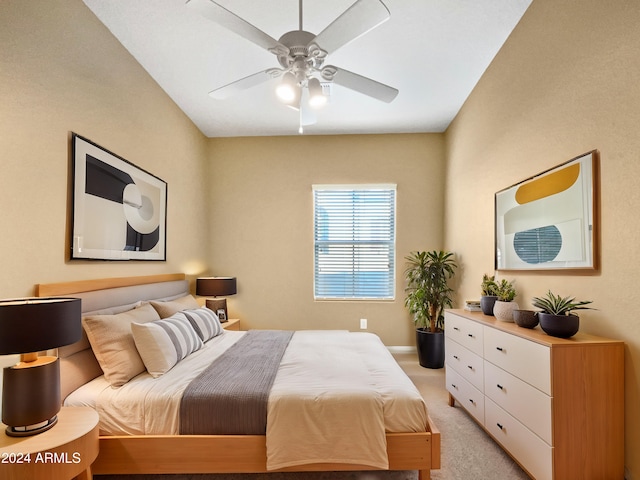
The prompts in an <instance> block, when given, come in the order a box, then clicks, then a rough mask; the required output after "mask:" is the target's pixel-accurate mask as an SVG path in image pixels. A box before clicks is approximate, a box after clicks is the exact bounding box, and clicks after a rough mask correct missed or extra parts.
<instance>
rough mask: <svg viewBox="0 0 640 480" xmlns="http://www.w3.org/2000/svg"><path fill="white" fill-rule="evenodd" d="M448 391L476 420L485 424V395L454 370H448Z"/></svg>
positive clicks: (446, 374)
mask: <svg viewBox="0 0 640 480" xmlns="http://www.w3.org/2000/svg"><path fill="white" fill-rule="evenodd" d="M445 377H446V382H447V390H448V391H449V393H450V394H451V395H453V396H454V398H455V399H456V400H458V402H459V403H460V405H462V406H463V407H464V408H465V409H466V410H467V411H468V412H469V413H470V414H471V415H473V416H474V417H475V419H476V420H477V421H478V422H480V424H481V425H482V424H484V394H483V393H482V392H480V391H478V389H477V388H475V387H474V386H473V385H471V384H470V383H469V382H467V381H466V380H465V379H464V378H463V377H462V376H461V375H460V374H459V373H458V372H456V371H455V370H454V369H453V368H447V369H446V373H445Z"/></svg>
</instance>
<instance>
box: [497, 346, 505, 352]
mask: <svg viewBox="0 0 640 480" xmlns="http://www.w3.org/2000/svg"><path fill="white" fill-rule="evenodd" d="M496 350H498V351H499V352H504V349H503V348H502V347H496Z"/></svg>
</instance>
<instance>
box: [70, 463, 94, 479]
mask: <svg viewBox="0 0 640 480" xmlns="http://www.w3.org/2000/svg"><path fill="white" fill-rule="evenodd" d="M92 479H93V475H92V474H91V466H89V468H87V469H86V470H85V471H84V472H80V473H79V474H78V475H77V476H76V478H75V479H74V480H92Z"/></svg>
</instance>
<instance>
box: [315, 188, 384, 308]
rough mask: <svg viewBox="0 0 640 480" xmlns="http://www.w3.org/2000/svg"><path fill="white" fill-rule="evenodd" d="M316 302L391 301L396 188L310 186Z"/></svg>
mask: <svg viewBox="0 0 640 480" xmlns="http://www.w3.org/2000/svg"><path fill="white" fill-rule="evenodd" d="M313 195H314V247H315V248H314V250H315V254H314V257H315V269H314V271H315V278H314V285H315V287H314V295H315V298H316V299H393V298H394V296H395V291H394V290H395V210H396V186H395V185H368V186H339V185H325V186H321V185H314V187H313Z"/></svg>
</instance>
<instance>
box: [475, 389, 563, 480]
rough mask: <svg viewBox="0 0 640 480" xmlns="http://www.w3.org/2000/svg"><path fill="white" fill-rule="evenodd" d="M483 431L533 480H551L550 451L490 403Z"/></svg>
mask: <svg viewBox="0 0 640 480" xmlns="http://www.w3.org/2000/svg"><path fill="white" fill-rule="evenodd" d="M485 420H486V421H485V428H486V429H487V431H488V432H489V433H490V434H491V435H493V437H494V438H495V439H496V440H497V441H498V442H499V443H501V444H502V446H504V448H505V449H507V450H508V451H509V452H510V453H511V454H512V455H513V456H514V457H515V458H517V459H518V462H519V463H520V464H521V465H522V466H523V467H524V468H526V469H527V470H528V471H529V473H531V474H532V475H533V476H534V478H535V479H536V480H545V479H551V478H552V471H553V464H552V461H553V455H552V453H553V450H552V448H551V447H550V446H549V445H547V444H546V443H545V442H543V441H542V439H540V437H538V436H537V435H536V434H535V433H533V432H532V431H530V430H529V429H528V428H527V427H525V426H524V425H523V424H521V423H520V422H518V421H517V420H516V419H515V418H513V417H512V416H511V415H509V414H508V413H507V412H505V411H504V410H503V409H502V408H500V407H499V406H498V405H496V404H495V403H493V401H491V400H490V399H488V398H487V399H486V403H485Z"/></svg>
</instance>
